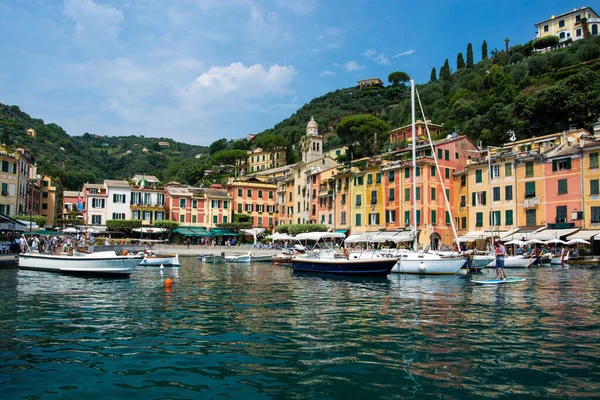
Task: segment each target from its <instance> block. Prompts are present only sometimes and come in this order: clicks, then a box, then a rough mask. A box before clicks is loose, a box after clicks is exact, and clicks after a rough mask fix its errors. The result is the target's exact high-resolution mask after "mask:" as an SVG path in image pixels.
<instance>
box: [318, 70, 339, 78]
mask: <svg viewBox="0 0 600 400" xmlns="http://www.w3.org/2000/svg"><path fill="white" fill-rule="evenodd" d="M332 75H335V72H333V71H321V73H320V74H319V76H320V77H321V78H325V77H327V76H332Z"/></svg>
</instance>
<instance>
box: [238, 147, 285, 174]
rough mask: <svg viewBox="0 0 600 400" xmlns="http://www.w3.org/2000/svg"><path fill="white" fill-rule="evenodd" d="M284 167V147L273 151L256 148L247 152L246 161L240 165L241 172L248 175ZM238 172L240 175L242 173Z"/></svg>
mask: <svg viewBox="0 0 600 400" xmlns="http://www.w3.org/2000/svg"><path fill="white" fill-rule="evenodd" d="M284 165H285V147H278V148H276V149H273V150H263V149H261V148H256V149H254V150H250V151H248V160H247V161H246V164H244V165H242V167H241V171H243V173H244V174H246V175H249V174H253V173H255V172H258V171H265V170H268V169H270V168H278V167H282V166H284ZM241 171H240V173H242V172H241Z"/></svg>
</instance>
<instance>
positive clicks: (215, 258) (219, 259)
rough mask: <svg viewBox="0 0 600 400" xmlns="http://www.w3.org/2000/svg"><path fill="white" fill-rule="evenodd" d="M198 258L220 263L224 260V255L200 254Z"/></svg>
mask: <svg viewBox="0 0 600 400" xmlns="http://www.w3.org/2000/svg"><path fill="white" fill-rule="evenodd" d="M196 258H198V261H201V262H203V263H207V264H220V263H222V262H223V261H224V260H223V256H221V255H217V254H198V255H197V256H196Z"/></svg>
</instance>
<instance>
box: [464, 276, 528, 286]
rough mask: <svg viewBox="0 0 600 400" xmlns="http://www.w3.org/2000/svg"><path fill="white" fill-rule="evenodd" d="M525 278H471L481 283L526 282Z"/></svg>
mask: <svg viewBox="0 0 600 400" xmlns="http://www.w3.org/2000/svg"><path fill="white" fill-rule="evenodd" d="M525 281H526V279H525V278H517V277H508V278H506V279H484V280H475V279H473V280H471V282H473V283H478V284H480V285H503V284H507V283H516V282H525Z"/></svg>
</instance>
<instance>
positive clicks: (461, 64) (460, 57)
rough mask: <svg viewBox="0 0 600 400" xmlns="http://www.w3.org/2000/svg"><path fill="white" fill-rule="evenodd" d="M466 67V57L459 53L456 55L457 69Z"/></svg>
mask: <svg viewBox="0 0 600 400" xmlns="http://www.w3.org/2000/svg"><path fill="white" fill-rule="evenodd" d="M464 67H465V58H464V57H463V53H458V56H456V69H457V70H459V69H461V68H464Z"/></svg>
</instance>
